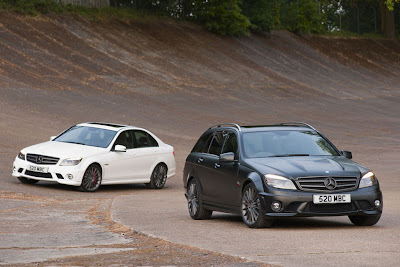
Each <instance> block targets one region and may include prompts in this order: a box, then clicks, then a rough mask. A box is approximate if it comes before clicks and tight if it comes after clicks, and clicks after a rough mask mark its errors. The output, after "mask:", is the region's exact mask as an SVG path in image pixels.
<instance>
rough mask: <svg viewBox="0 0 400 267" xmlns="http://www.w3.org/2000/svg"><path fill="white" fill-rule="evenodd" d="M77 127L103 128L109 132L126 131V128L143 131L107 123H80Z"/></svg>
mask: <svg viewBox="0 0 400 267" xmlns="http://www.w3.org/2000/svg"><path fill="white" fill-rule="evenodd" d="M77 125H80V126H88V127H96V128H102V129H107V130H111V131H119V130H121V129H125V128H129V129H142V128H139V127H135V126H130V125H124V124H116V123H106V122H85V123H79V124H77Z"/></svg>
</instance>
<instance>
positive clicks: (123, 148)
mask: <svg viewBox="0 0 400 267" xmlns="http://www.w3.org/2000/svg"><path fill="white" fill-rule="evenodd" d="M114 151H115V152H126V146H123V145H116V146H115V148H114Z"/></svg>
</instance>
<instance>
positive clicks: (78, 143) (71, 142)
mask: <svg viewBox="0 0 400 267" xmlns="http://www.w3.org/2000/svg"><path fill="white" fill-rule="evenodd" d="M62 142H64V143H70V144H77V145H84V146H86V144H84V143H80V142H73V141H62Z"/></svg>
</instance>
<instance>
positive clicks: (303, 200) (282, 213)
mask: <svg viewBox="0 0 400 267" xmlns="http://www.w3.org/2000/svg"><path fill="white" fill-rule="evenodd" d="M338 193H343V194H350V195H351V203H337V204H314V203H313V195H314V194H322V193H316V192H304V191H292V190H274V191H273V192H270V193H260V200H261V203H262V208H263V210H264V213H265V215H267V216H269V217H311V216H343V215H378V214H381V213H382V208H383V201H382V192H381V191H380V190H379V186H371V187H367V188H362V189H357V190H353V191H346V192H332V194H338ZM323 194H328V193H323ZM375 200H379V201H380V206H379V207H375V205H374V202H375ZM274 201H279V202H280V203H281V204H282V209H281V210H279V211H277V212H275V211H273V210H272V208H271V204H272V203H273V202H274Z"/></svg>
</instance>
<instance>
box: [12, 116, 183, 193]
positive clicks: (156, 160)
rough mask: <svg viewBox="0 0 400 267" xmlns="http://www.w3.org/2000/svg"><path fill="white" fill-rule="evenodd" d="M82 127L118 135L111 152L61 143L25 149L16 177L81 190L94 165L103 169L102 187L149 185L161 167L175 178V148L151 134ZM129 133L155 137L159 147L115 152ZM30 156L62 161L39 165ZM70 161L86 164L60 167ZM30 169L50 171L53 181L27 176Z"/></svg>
mask: <svg viewBox="0 0 400 267" xmlns="http://www.w3.org/2000/svg"><path fill="white" fill-rule="evenodd" d="M79 126H87V127H95V128H101V129H107V130H112V131H115V132H116V135H115V136H114V138H113V140H112V142H111V143H110V145H109V146H108V147H107V148H101V147H94V146H88V145H80V144H73V143H64V142H58V141H48V142H44V143H40V144H37V145H33V146H30V147H27V148H24V149H22V150H21V152H22V153H23V154H25V160H22V159H20V158H18V156H17V157H16V158H15V161H14V168H13V173H12V175H13V176H14V177H25V178H28V179H34V180H42V181H54V182H58V183H60V184H67V185H73V186H79V185H81V182H82V178H83V175H84V173H85V171H86V169H87V168H88V166H90V165H91V164H94V163H95V164H98V165H100V167H101V169H102V183H101V184H126V183H149V182H150V177H151V174H152V172H153V170H154V168H155V167H156V166H157V165H158V164H165V165H166V166H167V170H168V172H167V178H170V177H172V176H173V175H175V172H176V163H175V156H174V154H173V151H174V150H173V147H172V146H170V145H167V144H165V143H163V142H162V141H161V140H160V139H159V138H157V137H156V136H155V135H154V134H152V133H151V132H149V131H147V130H145V129H142V128H137V127H132V126H123V127H122V126H121V127H120V128H115V127H109V126H106V125H92V124H90V123H83V124H79ZM126 130H140V131H144V132H146V133H148V134H149V135H151V136H152V137H153V138H154V139H155V140H156V141H157V143H158V145H159V146H158V147H138V148H131V149H127V150H126V152H116V151H113V150H112V148H113V145H114V142H115V141H116V139H117V137H118V135H119V134H120V133H121V132H124V131H126ZM28 153H29V154H37V155H44V156H50V157H56V158H60V160H59V161H58V163H57V164H55V165H44V164H36V163H34V162H29V161H27V160H26V155H27V154H28ZM69 158H82V161H81V162H80V163H79V164H78V165H76V166H60V163H61V162H62V161H63V160H64V159H69ZM29 166H37V167H45V168H48V174H45V175H47V176H51V177H47V178H44V177H38V176H31V175H29V174H26V173H25V172H26V171H27V168H28V167H29ZM35 175H36V174H35ZM39 175H40V174H39ZM60 175H61V176H62V177H63V178H62V179H61V178H60V177H59V176H60ZM68 175H72V176H73V178H72V179H68Z"/></svg>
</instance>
